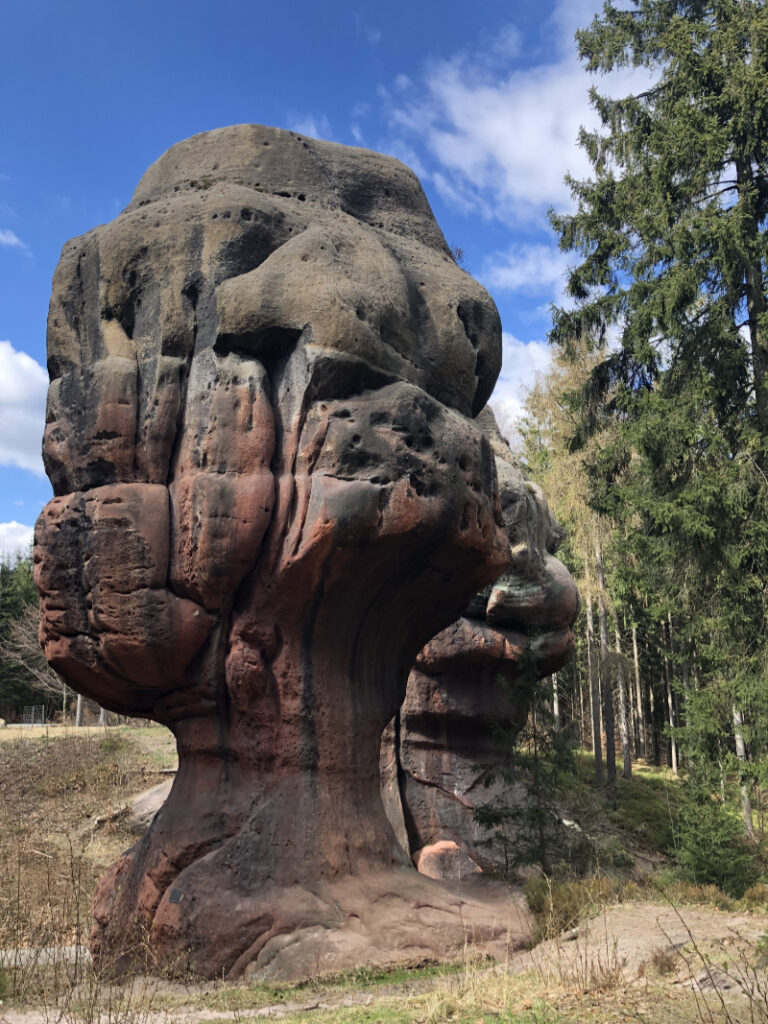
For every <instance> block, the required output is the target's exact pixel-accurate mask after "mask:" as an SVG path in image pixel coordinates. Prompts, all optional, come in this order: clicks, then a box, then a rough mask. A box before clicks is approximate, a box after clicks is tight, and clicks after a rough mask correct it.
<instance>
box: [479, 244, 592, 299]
mask: <svg viewBox="0 0 768 1024" xmlns="http://www.w3.org/2000/svg"><path fill="white" fill-rule="evenodd" d="M571 259H572V257H569V255H568V253H565V252H561V251H560V249H558V248H557V246H554V245H518V246H516V247H515V248H513V249H510V250H509V251H508V252H506V253H496V254H495V255H493V256H491V257H490V258H489V259H488V260H487V261H486V263H485V266H484V267H483V275H482V276H483V280H484V281H485V282H486V283H487V284H488V286H489V287H491V288H497V289H499V291H510V292H515V291H522V292H529V293H532V294H535V295H540V294H544V293H549V292H550V291H553V290H554V291H559V290H560V288H562V284H563V278H564V277H565V273H566V271H567V270H568V264H569V262H570V261H571Z"/></svg>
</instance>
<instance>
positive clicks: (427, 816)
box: [381, 409, 579, 878]
mask: <svg viewBox="0 0 768 1024" xmlns="http://www.w3.org/2000/svg"><path fill="white" fill-rule="evenodd" d="M476 422H477V423H478V425H480V426H481V428H482V429H483V431H484V433H485V435H486V437H487V438H488V441H489V442H490V444H491V446H492V449H493V451H494V456H495V459H496V469H497V474H498V479H499V490H500V495H501V503H502V514H503V518H504V524H505V529H506V531H507V535H508V537H509V546H510V558H511V564H510V565H509V566H508V567H507V569H506V570H505V571H504V573H503V574H502V575H500V576H499V578H498V579H497V580H496V581H495V582H494V583H493V584H492V585H491V586H489V587H486V588H485V589H484V590H482V591H481V592H479V593H478V594H476V595H475V597H473V599H472V600H471V601H470V602H469V605H468V607H467V608H466V609H465V610H464V613H463V615H462V617H461V618H459V619H457V620H456V621H455V622H454V623H452V624H451V625H450V626H448V628H447V629H444V630H442V632H440V633H438V634H437V636H435V637H434V638H433V639H432V640H431V641H430V642H429V643H428V644H427V645H426V646H425V647H424V648H423V650H422V651H420V653H419V655H418V657H417V658H416V662H415V665H414V667H413V669H412V671H411V674H410V676H409V678H408V688H407V691H406V697H405V701H404V702H403V706H402V708H401V709H400V712H399V714H398V716H397V718H396V719H395V721H394V722H393V723H392V724H391V726H390V727H389V729H388V730H387V731H385V733H384V737H383V741H382V759H381V766H382V796H383V799H384V804H385V807H386V809H387V814H388V815H389V817H390V819H391V820H392V823H393V826H394V828H395V831H396V833H397V835H398V837H399V839H400V842H401V843H402V845H403V846H404V848H405V849H406V850H407V851H408V852H410V853H411V855H412V856H413V859H414V863H415V864H416V865H417V867H418V869H419V871H424V872H425V873H427V874H429V875H430V877H433V878H437V877H444V878H452V877H454V876H455V873H456V871H457V867H456V865H457V864H458V863H459V855H461V856H462V857H464V858H466V859H467V860H469V859H470V858H471V861H472V862H474V863H475V864H476V865H480V866H482V867H487V868H491V869H494V868H504V867H506V866H507V865H508V864H509V861H510V860H512V859H514V854H515V851H514V849H509V848H508V847H505V846H504V845H503V844H500V843H498V842H496V843H494V842H493V841H492V836H493V832H494V829H492V828H490V829H489V828H488V827H487V825H486V824H485V823H484V822H483V820H482V816H478V815H477V813H476V812H477V811H478V809H479V808H482V807H483V806H488V805H490V804H491V803H492V802H494V803H495V804H496V805H499V806H500V804H499V802H500V801H502V800H503V801H504V805H505V807H506V809H508V810H509V811H511V812H514V811H515V810H517V811H520V810H522V807H521V805H522V804H524V803H525V801H526V800H527V797H528V794H527V792H526V790H525V787H524V786H522V785H520V784H517V785H514V786H510V782H509V779H508V778H507V779H501V778H499V769H503V767H504V765H505V764H508V762H509V757H510V753H511V747H512V744H513V741H514V738H515V736H516V735H517V733H518V732H519V731H520V729H522V727H523V726H524V725H525V721H526V718H527V716H528V710H529V706H530V698H531V688H532V685H533V684H534V683H535V681H536V680H537V679H540V678H542V677H543V676H546V675H548V674H549V673H551V672H554V671H556V670H557V669H558V668H560V667H561V666H562V665H563V664H564V663H565V662H566V661H567V660H568V658H569V657H570V655H571V652H572V648H573V634H572V632H571V626H572V625H573V622H574V619H575V618H576V614H577V612H578V608H579V599H578V592H577V590H576V585H575V584H574V582H573V580H572V579H571V576H570V574H569V573H568V571H567V569H566V568H565V566H564V565H563V564H562V562H560V561H559V560H558V559H557V558H555V557H554V552H555V550H556V549H557V546H558V544H559V542H560V540H561V537H562V533H561V531H560V529H559V527H558V526H557V524H556V523H555V521H554V519H553V517H552V514H551V512H550V510H549V507H548V505H547V503H546V499H545V498H544V495H543V494H542V492H541V490H540V488H538V487H537V486H536V485H534V484H532V483H530V482H529V481H527V480H526V479H525V477H524V475H523V473H522V471H521V469H520V466H519V465H518V463H517V461H516V460H515V458H514V456H513V455H512V453H511V451H510V449H509V446H508V445H507V443H506V441H505V440H504V439H503V438H502V436H501V434H500V433H499V430H498V427H497V425H496V421H495V419H494V417H493V413H492V412H491V411H490V409H485V410H483V412H482V413H481V414H480V415H479V416H478V417H477V421H476ZM494 777H495V780H496V781H493V782H491V779H492V778H494ZM521 817H524V816H522V815H521ZM524 828H525V825H524V823H523V822H521V823H520V824H519V825H518V829H523V830H524ZM512 831H513V832H514V829H513V830H512ZM506 838H511V839H512V845H513V846H514V836H511V837H509V836H507V837H506ZM446 844H447V845H446ZM445 850H450V851H452V852H451V856H448V855H446V854H445V853H444V852H443V851H445ZM434 851H441V856H436V855H435V853H434ZM464 874H465V876H466V875H467V871H466V861H465V871H464Z"/></svg>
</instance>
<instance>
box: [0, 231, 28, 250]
mask: <svg viewBox="0 0 768 1024" xmlns="http://www.w3.org/2000/svg"><path fill="white" fill-rule="evenodd" d="M0 245H7V246H10V248H12V249H26V248H27V247H26V245H25V244H24V243H23V242H22V240H21V239H20V238H19V236H18V235H17V234H16V232H15V231H11V229H10V228H0Z"/></svg>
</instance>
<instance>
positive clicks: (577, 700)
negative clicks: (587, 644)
mask: <svg viewBox="0 0 768 1024" xmlns="http://www.w3.org/2000/svg"><path fill="white" fill-rule="evenodd" d="M571 671H572V673H573V713H574V715H576V713H577V709H578V715H579V749H580V750H583V749H584V687H583V686H582V685H581V673H580V672H579V663H578V660H577V659H576V658H574V659H573V661H572V662H571Z"/></svg>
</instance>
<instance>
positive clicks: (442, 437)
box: [35, 125, 509, 977]
mask: <svg viewBox="0 0 768 1024" xmlns="http://www.w3.org/2000/svg"><path fill="white" fill-rule="evenodd" d="M499 364H500V325H499V318H498V315H497V312H496V309H495V306H494V304H493V302H492V300H491V299H490V297H489V296H488V295H487V293H486V292H485V291H484V290H483V288H482V287H481V286H480V285H478V284H477V283H476V282H475V281H474V280H472V278H470V277H469V276H468V275H467V274H466V273H464V272H463V271H462V270H460V269H459V268H458V267H457V266H456V264H455V263H454V261H453V260H452V259H451V256H450V253H449V250H448V248H447V246H446V244H445V241H444V239H443V236H442V234H441V232H440V230H439V228H438V227H437V225H436V223H435V221H434V218H433V215H432V212H431V210H430V208H429V205H428V203H427V201H426V198H425V196H424V193H423V191H422V189H421V187H420V185H419V182H418V181H417V179H416V178H415V176H414V175H413V174H412V172H411V171H409V170H408V169H407V168H406V167H404V166H403V165H402V164H400V163H399V162H397V161H396V160H393V159H390V158H387V157H382V156H378V155H376V154H374V153H370V152H367V151H364V150H358V149H350V148H346V147H342V146H337V145H332V144H329V143H322V142H316V141H313V140H310V139H306V138H303V137H301V136H299V135H296V134H294V133H291V132H284V131H280V130H277V129H272V128H263V127H259V126H256V125H240V126H236V127H232V128H225V129H221V130H218V131H213V132H208V133H205V134H203V135H198V136H195V137H194V138H192V139H189V140H187V141H186V142H182V143H180V144H178V145H176V146H174V147H172V148H171V149H170V150H169V151H168V152H167V153H165V155H163V156H162V157H161V158H160V159H159V160H158V161H157V162H156V163H155V164H153V166H152V167H150V169H149V170H148V171H147V172H146V174H145V175H144V177H143V179H142V180H141V182H140V183H139V186H138V188H137V190H136V193H135V195H134V197H133V200H132V202H131V203H130V204H129V206H128V207H127V208H126V209H125V210H124V211H123V213H121V214H120V216H118V217H117V218H116V219H115V220H114V221H113V222H112V223H110V224H107V225H105V226H102V227H98V228H96V229H94V230H93V231H91V232H90V233H89V234H87V235H84V236H82V237H81V238H77V239H74V240H73V241H71V242H69V243H68V244H67V245H66V246H65V248H64V251H63V253H62V257H61V261H60V263H59V266H58V268H57V270H56V274H55V277H54V285H53V296H52V300H51V307H50V315H49V326H48V365H49V371H50V377H51V384H50V390H49V397H48V411H47V426H46V432H45V440H44V456H45V462H46V467H47V470H48V474H49V476H50V478H51V480H52V482H53V485H54V493H55V497H54V499H53V500H52V501H51V502H50V504H49V505H48V506H47V507H46V508H45V509H44V511H43V513H42V515H41V517H40V520H39V522H38V526H37V530H36V547H35V562H36V578H37V583H38V586H39V589H40V592H41V596H42V607H43V621H42V626H41V640H42V644H43V647H44V650H45V653H46V656H47V657H48V659H49V660H50V662H51V664H52V665H53V666H54V667H55V668H56V669H57V670H58V671H59V672H60V673H61V674H62V675H63V677H64V678H65V679H66V680H67V682H68V683H70V684H71V685H72V686H73V687H74V688H75V689H77V690H79V691H80V692H82V693H84V694H86V695H88V696H90V697H93V698H95V699H96V700H98V702H99V703H100V704H101V705H102V706H103V707H106V708H109V709H112V710H114V711H117V712H122V713H129V714H132V715H139V716H144V717H147V718H152V719H155V720H157V721H159V722H162V723H164V724H165V725H167V726H168V727H169V728H170V729H171V730H172V731H173V733H174V734H175V737H176V741H177V746H178V752H179V771H178V775H177V777H176V779H175V781H174V784H173V788H172V791H171V793H170V796H169V798H168V800H167V801H166V803H165V804H164V805H163V807H162V809H161V810H160V812H159V813H158V814H157V816H156V817H155V819H154V821H153V823H152V825H151V827H150V829H149V831H148V832H147V834H146V835H145V836H144V837H143V838H142V839H141V840H140V841H139V842H138V843H137V845H136V846H134V847H133V848H132V849H130V850H128V851H127V852H126V853H125V854H124V855H123V856H122V857H121V858H120V859H119V860H118V861H117V863H116V864H115V865H113V867H112V868H111V870H110V872H109V873H108V875H107V876H106V877H105V878H104V879H103V880H102V882H101V884H100V887H99V890H98V892H97V895H96V899H95V918H96V925H95V928H94V932H93V938H92V946H93V952H94V955H95V957H96V959H97V961H100V962H102V963H105V962H110V963H111V962H114V960H115V959H116V960H117V962H118V963H120V962H125V961H127V960H129V959H130V958H131V957H132V956H135V955H136V950H137V949H141V950H145V951H149V953H150V955H151V956H152V957H153V958H154V960H155V962H156V963H158V964H161V965H165V966H166V967H169V968H171V969H178V970H183V969H186V968H187V967H188V966H191V967H192V968H193V969H194V970H196V971H197V972H198V973H200V974H203V975H207V976H211V977H212V976H216V975H219V976H220V975H221V974H222V973H228V974H229V975H230V976H238V975H241V974H243V973H246V972H247V973H248V974H249V975H253V974H256V975H258V974H263V975H266V974H268V975H269V976H272V977H280V976H286V975H291V974H297V973H298V974H301V973H306V972H311V971H316V970H317V969H318V966H319V967H325V966H330V967H339V966H344V964H345V963H349V962H352V963H357V962H365V961H366V960H376V959H379V960H380V959H392V957H393V955H396V954H397V953H398V951H400V952H401V953H402V955H404V956H406V955H407V956H412V955H414V950H416V951H417V952H422V953H428V954H434V953H435V952H438V953H439V952H444V951H445V950H446V949H448V948H451V947H452V946H457V945H459V946H460V945H461V943H462V942H463V941H464V938H465V933H464V925H465V923H466V924H467V927H473V928H475V934H476V935H482V934H483V933H484V932H483V929H484V928H485V929H486V932H488V933H490V931H491V930H492V927H495V928H497V929H498V928H500V927H501V928H506V922H505V921H504V920H503V915H499V914H498V913H495V912H494V913H493V914H490V913H489V914H488V915H487V916H486V917H485V918H484V917H483V913H484V911H483V908H482V907H480V905H479V904H478V905H474V904H473V905H472V906H474V907H475V909H474V910H473V909H472V906H464V907H460V906H459V901H458V900H457V898H456V897H455V896H452V895H451V894H450V893H449V892H447V891H445V890H443V889H441V888H440V887H439V886H438V885H437V884H436V883H431V882H430V881H429V880H427V879H424V878H422V877H421V876H419V875H418V874H417V873H416V872H415V871H414V869H413V867H412V865H411V863H410V860H409V858H408V857H407V855H406V854H405V853H404V851H403V850H402V847H401V846H400V844H399V843H398V841H397V840H396V838H395V835H394V833H393V830H392V827H391V826H390V824H389V822H388V820H387V818H386V816H385V814H384V810H383V807H382V802H381V797H380V793H379V746H380V739H381V734H382V730H383V729H384V727H385V726H386V724H387V722H388V721H389V720H390V719H391V718H392V717H393V716H394V715H395V713H396V711H397V709H398V707H399V706H400V704H401V703H402V700H403V697H404V695H405V685H406V680H407V676H408V671H409V669H410V666H411V665H412V664H413V661H414V658H415V657H416V654H417V652H418V651H419V650H420V649H421V648H422V646H423V645H424V644H425V643H426V642H427V641H428V640H429V639H430V638H431V637H433V636H434V635H435V634H436V633H438V632H439V630H441V629H442V628H443V627H444V626H446V625H447V624H448V623H450V622H451V621H452V620H454V619H455V618H456V617H457V615H458V614H459V612H460V611H461V609H462V607H464V605H465V604H466V602H467V600H468V599H469V597H470V596H471V594H472V593H474V592H475V591H477V590H478V589H479V588H481V587H482V586H484V585H486V584H488V583H490V582H492V581H493V580H495V579H497V578H498V576H499V573H500V572H501V571H502V570H503V569H504V568H505V567H506V566H507V564H508V563H509V544H508V541H507V538H506V536H505V531H504V529H503V522H502V518H501V509H500V504H499V500H498V492H497V480H496V470H495V465H494V459H493V455H492V451H491V447H490V445H489V443H488V440H487V438H485V437H484V436H483V434H482V432H481V431H480V430H479V429H478V427H477V426H476V424H475V423H474V421H473V420H472V418H471V417H472V416H473V415H475V414H476V413H477V411H478V410H480V409H481V408H482V407H483V406H484V404H485V402H486V400H487V398H488V395H489V393H490V390H491V388H492V387H493V383H494V381H495V378H496V375H497V372H498V368H499ZM473 914H475V920H474V921H473ZM491 921H493V922H494V924H493V926H492V925H491V924H490V922H491ZM486 926H487V927H486ZM387 935H389V938H387V937H386V936H387ZM331 936H335V937H334V938H332V939H331ZM329 950H335V951H336V959H335V960H334V961H333V962H332V963H326V962H325V960H324V959H323V957H324V956H325V955H326V953H327V952H328V951H329ZM345 958H346V960H345Z"/></svg>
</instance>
